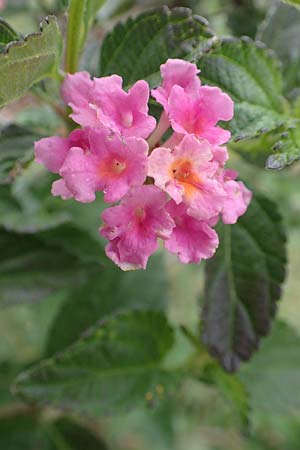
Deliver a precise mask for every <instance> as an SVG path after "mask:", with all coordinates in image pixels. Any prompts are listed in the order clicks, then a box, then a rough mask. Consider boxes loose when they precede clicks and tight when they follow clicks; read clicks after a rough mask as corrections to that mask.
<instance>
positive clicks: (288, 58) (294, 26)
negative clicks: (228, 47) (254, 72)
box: [257, 2, 300, 93]
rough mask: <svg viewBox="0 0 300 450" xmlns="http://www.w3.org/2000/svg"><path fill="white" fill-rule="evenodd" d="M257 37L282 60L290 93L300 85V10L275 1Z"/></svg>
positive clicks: (287, 90)
mask: <svg viewBox="0 0 300 450" xmlns="http://www.w3.org/2000/svg"><path fill="white" fill-rule="evenodd" d="M274 30H276V31H275V32H274ZM257 37H258V39H259V40H261V41H262V42H264V43H265V44H266V45H267V46H268V48H271V49H272V50H274V51H275V53H276V55H277V56H278V58H279V59H280V60H281V62H282V64H283V69H284V77H283V81H284V86H285V91H286V92H287V93H289V92H290V91H291V90H292V89H293V88H295V87H300V46H299V37H300V10H299V9H297V8H294V7H293V6H291V5H287V4H284V3H282V2H274V4H273V5H272V6H271V8H270V11H269V13H268V15H267V18H266V20H265V21H264V22H263V24H262V26H261V28H260V31H259V33H258V35H257Z"/></svg>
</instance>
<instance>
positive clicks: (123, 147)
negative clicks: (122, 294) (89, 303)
mask: <svg viewBox="0 0 300 450" xmlns="http://www.w3.org/2000/svg"><path fill="white" fill-rule="evenodd" d="M161 76H162V83H161V85H160V86H159V87H158V88H156V89H153V90H152V91H151V95H152V97H153V98H154V99H155V100H156V101H157V102H158V103H160V104H161V105H162V107H163V112H162V114H161V117H160V119H159V121H158V123H156V120H155V118H154V117H152V116H150V115H149V113H148V101H149V94H150V93H149V86H148V84H147V82H146V81H144V80H140V81H137V82H136V83H135V84H134V85H133V86H132V87H131V88H130V89H129V90H128V92H127V91H126V90H124V89H123V87H122V78H121V77H120V76H118V75H112V76H108V77H102V78H93V79H91V78H90V75H89V74H88V73H87V72H78V73H75V74H69V75H67V76H66V79H65V81H64V83H63V86H62V97H63V99H64V101H65V103H66V104H67V105H68V106H69V107H70V108H71V109H72V113H71V118H72V119H73V121H74V122H76V123H77V124H78V125H80V128H77V129H75V130H74V131H72V133H71V134H70V135H69V136H68V137H57V136H54V137H48V138H44V139H41V140H39V141H38V142H36V143H35V156H36V161H37V162H39V163H41V164H43V165H44V166H45V167H46V168H47V169H48V170H49V171H51V172H54V173H57V174H59V176H60V178H59V179H58V180H57V181H55V182H54V183H53V185H52V194H53V195H55V196H60V197H61V198H63V199H65V200H66V199H70V198H74V199H75V200H77V201H78V202H82V203H88V202H93V201H94V200H95V198H96V192H98V191H102V192H103V194H104V201H105V202H106V203H113V204H114V205H113V206H111V207H108V208H107V209H106V210H105V211H104V212H103V214H102V219H103V222H104V224H103V226H102V227H101V228H100V230H99V231H100V234H101V235H102V236H104V237H105V238H106V239H107V240H108V241H109V242H108V244H107V246H106V254H107V256H108V257H109V258H111V259H112V261H114V262H115V263H116V264H117V265H118V266H119V267H120V268H121V269H123V270H130V269H138V268H144V269H145V268H146V265H147V261H148V258H149V256H150V255H151V254H152V253H154V252H155V251H156V250H157V248H158V245H159V243H158V240H159V239H161V240H163V242H164V246H165V248H166V249H167V250H168V251H169V252H171V253H174V254H176V255H178V257H179V259H180V261H181V262H182V263H199V262H200V261H201V260H202V259H207V258H211V257H212V256H213V255H214V253H215V250H216V248H217V246H218V244H219V239H218V235H217V233H216V231H215V230H214V228H213V227H214V226H215V225H216V224H217V222H218V220H219V219H220V218H221V219H222V221H223V222H224V223H225V224H233V223H235V222H236V221H237V219H238V217H239V216H241V215H242V214H244V213H245V211H246V209H247V206H248V204H249V202H250V199H251V192H250V191H249V190H248V189H247V188H246V187H245V186H244V184H243V183H242V182H241V181H237V179H236V178H237V173H236V172H234V171H232V170H228V169H225V168H224V165H225V163H226V161H227V159H228V153H227V149H226V147H225V146H224V144H226V142H228V140H229V139H230V132H229V131H227V130H225V129H223V128H221V127H220V126H218V125H217V124H218V122H219V121H220V120H222V121H228V120H230V119H231V118H232V117H233V108H234V105H233V101H232V100H231V98H230V97H229V96H228V95H227V94H225V93H223V92H222V91H221V90H220V89H219V88H218V87H211V86H203V85H202V84H201V81H200V78H199V70H198V69H197V66H196V65H195V64H192V63H190V62H186V61H183V60H179V59H169V60H168V61H167V62H166V63H165V64H163V65H162V66H161ZM116 202H119V203H118V204H116Z"/></svg>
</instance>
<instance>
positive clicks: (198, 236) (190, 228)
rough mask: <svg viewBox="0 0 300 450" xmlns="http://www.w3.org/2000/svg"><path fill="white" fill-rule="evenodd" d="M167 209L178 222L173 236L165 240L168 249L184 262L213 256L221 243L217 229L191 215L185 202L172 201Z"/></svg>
mask: <svg viewBox="0 0 300 450" xmlns="http://www.w3.org/2000/svg"><path fill="white" fill-rule="evenodd" d="M166 209H167V211H168V212H169V214H170V215H171V217H172V218H173V219H174V221H175V224H176V226H175V228H173V231H172V235H171V237H170V238H169V239H168V240H167V241H165V247H166V249H167V250H169V251H170V252H171V253H175V254H177V255H178V258H179V260H180V261H181V262H182V263H184V264H188V263H199V262H200V261H201V260H202V259H208V258H211V257H212V256H213V255H214V253H215V251H216V248H217V247H218V244H219V239H218V235H217V233H216V232H215V230H213V229H212V228H210V226H209V225H208V224H207V223H206V222H204V221H200V220H196V219H194V218H193V217H190V216H189V215H188V214H187V212H186V206H185V205H184V204H181V205H176V204H175V203H174V202H173V201H170V202H169V203H168V204H167V206H166Z"/></svg>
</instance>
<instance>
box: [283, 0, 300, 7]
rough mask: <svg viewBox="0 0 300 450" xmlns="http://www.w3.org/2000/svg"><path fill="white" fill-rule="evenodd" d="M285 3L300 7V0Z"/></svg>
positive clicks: (289, 0) (285, 0) (286, 0)
mask: <svg viewBox="0 0 300 450" xmlns="http://www.w3.org/2000/svg"><path fill="white" fill-rule="evenodd" d="M283 1H284V2H285V3H289V4H290V5H294V6H297V7H300V0H283Z"/></svg>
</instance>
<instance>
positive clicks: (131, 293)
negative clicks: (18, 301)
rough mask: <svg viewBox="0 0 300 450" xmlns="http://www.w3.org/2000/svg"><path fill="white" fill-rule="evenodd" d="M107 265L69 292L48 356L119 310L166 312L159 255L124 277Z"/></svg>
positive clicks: (164, 281) (54, 327)
mask: <svg viewBox="0 0 300 450" xmlns="http://www.w3.org/2000/svg"><path fill="white" fill-rule="evenodd" d="M56 234H58V233H56ZM106 263H107V267H105V268H103V270H102V271H101V272H100V273H98V274H96V275H94V276H91V277H89V279H88V281H87V282H86V283H85V284H84V285H83V286H82V287H81V288H80V289H74V290H72V291H71V292H70V294H69V296H68V299H67V301H66V302H65V303H64V304H63V305H62V307H61V309H60V310H59V312H58V314H57V317H56V319H55V321H54V322H53V325H52V328H51V330H50V333H49V339H48V344H47V349H46V352H47V355H48V356H52V355H53V354H54V353H55V352H57V351H61V350H63V349H64V348H65V347H67V346H68V345H70V344H72V343H73V342H74V341H75V340H77V339H78V338H79V337H80V335H81V334H82V333H83V332H84V331H85V330H86V329H87V328H89V327H91V326H92V325H94V324H95V322H96V321H97V320H102V319H104V318H105V317H107V316H109V315H111V314H114V313H116V312H118V311H120V310H121V311H122V310H125V309H133V308H144V309H145V308H151V309H154V310H163V309H164V308H165V306H166V303H167V299H168V287H169V286H168V282H167V276H166V273H165V267H164V265H163V263H162V261H161V255H157V256H153V257H152V258H151V260H150V262H149V264H148V267H147V270H145V271H141V270H137V271H134V272H126V273H124V272H122V271H121V270H120V269H119V268H117V267H115V266H114V265H113V264H109V261H108V260H107V261H106Z"/></svg>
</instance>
